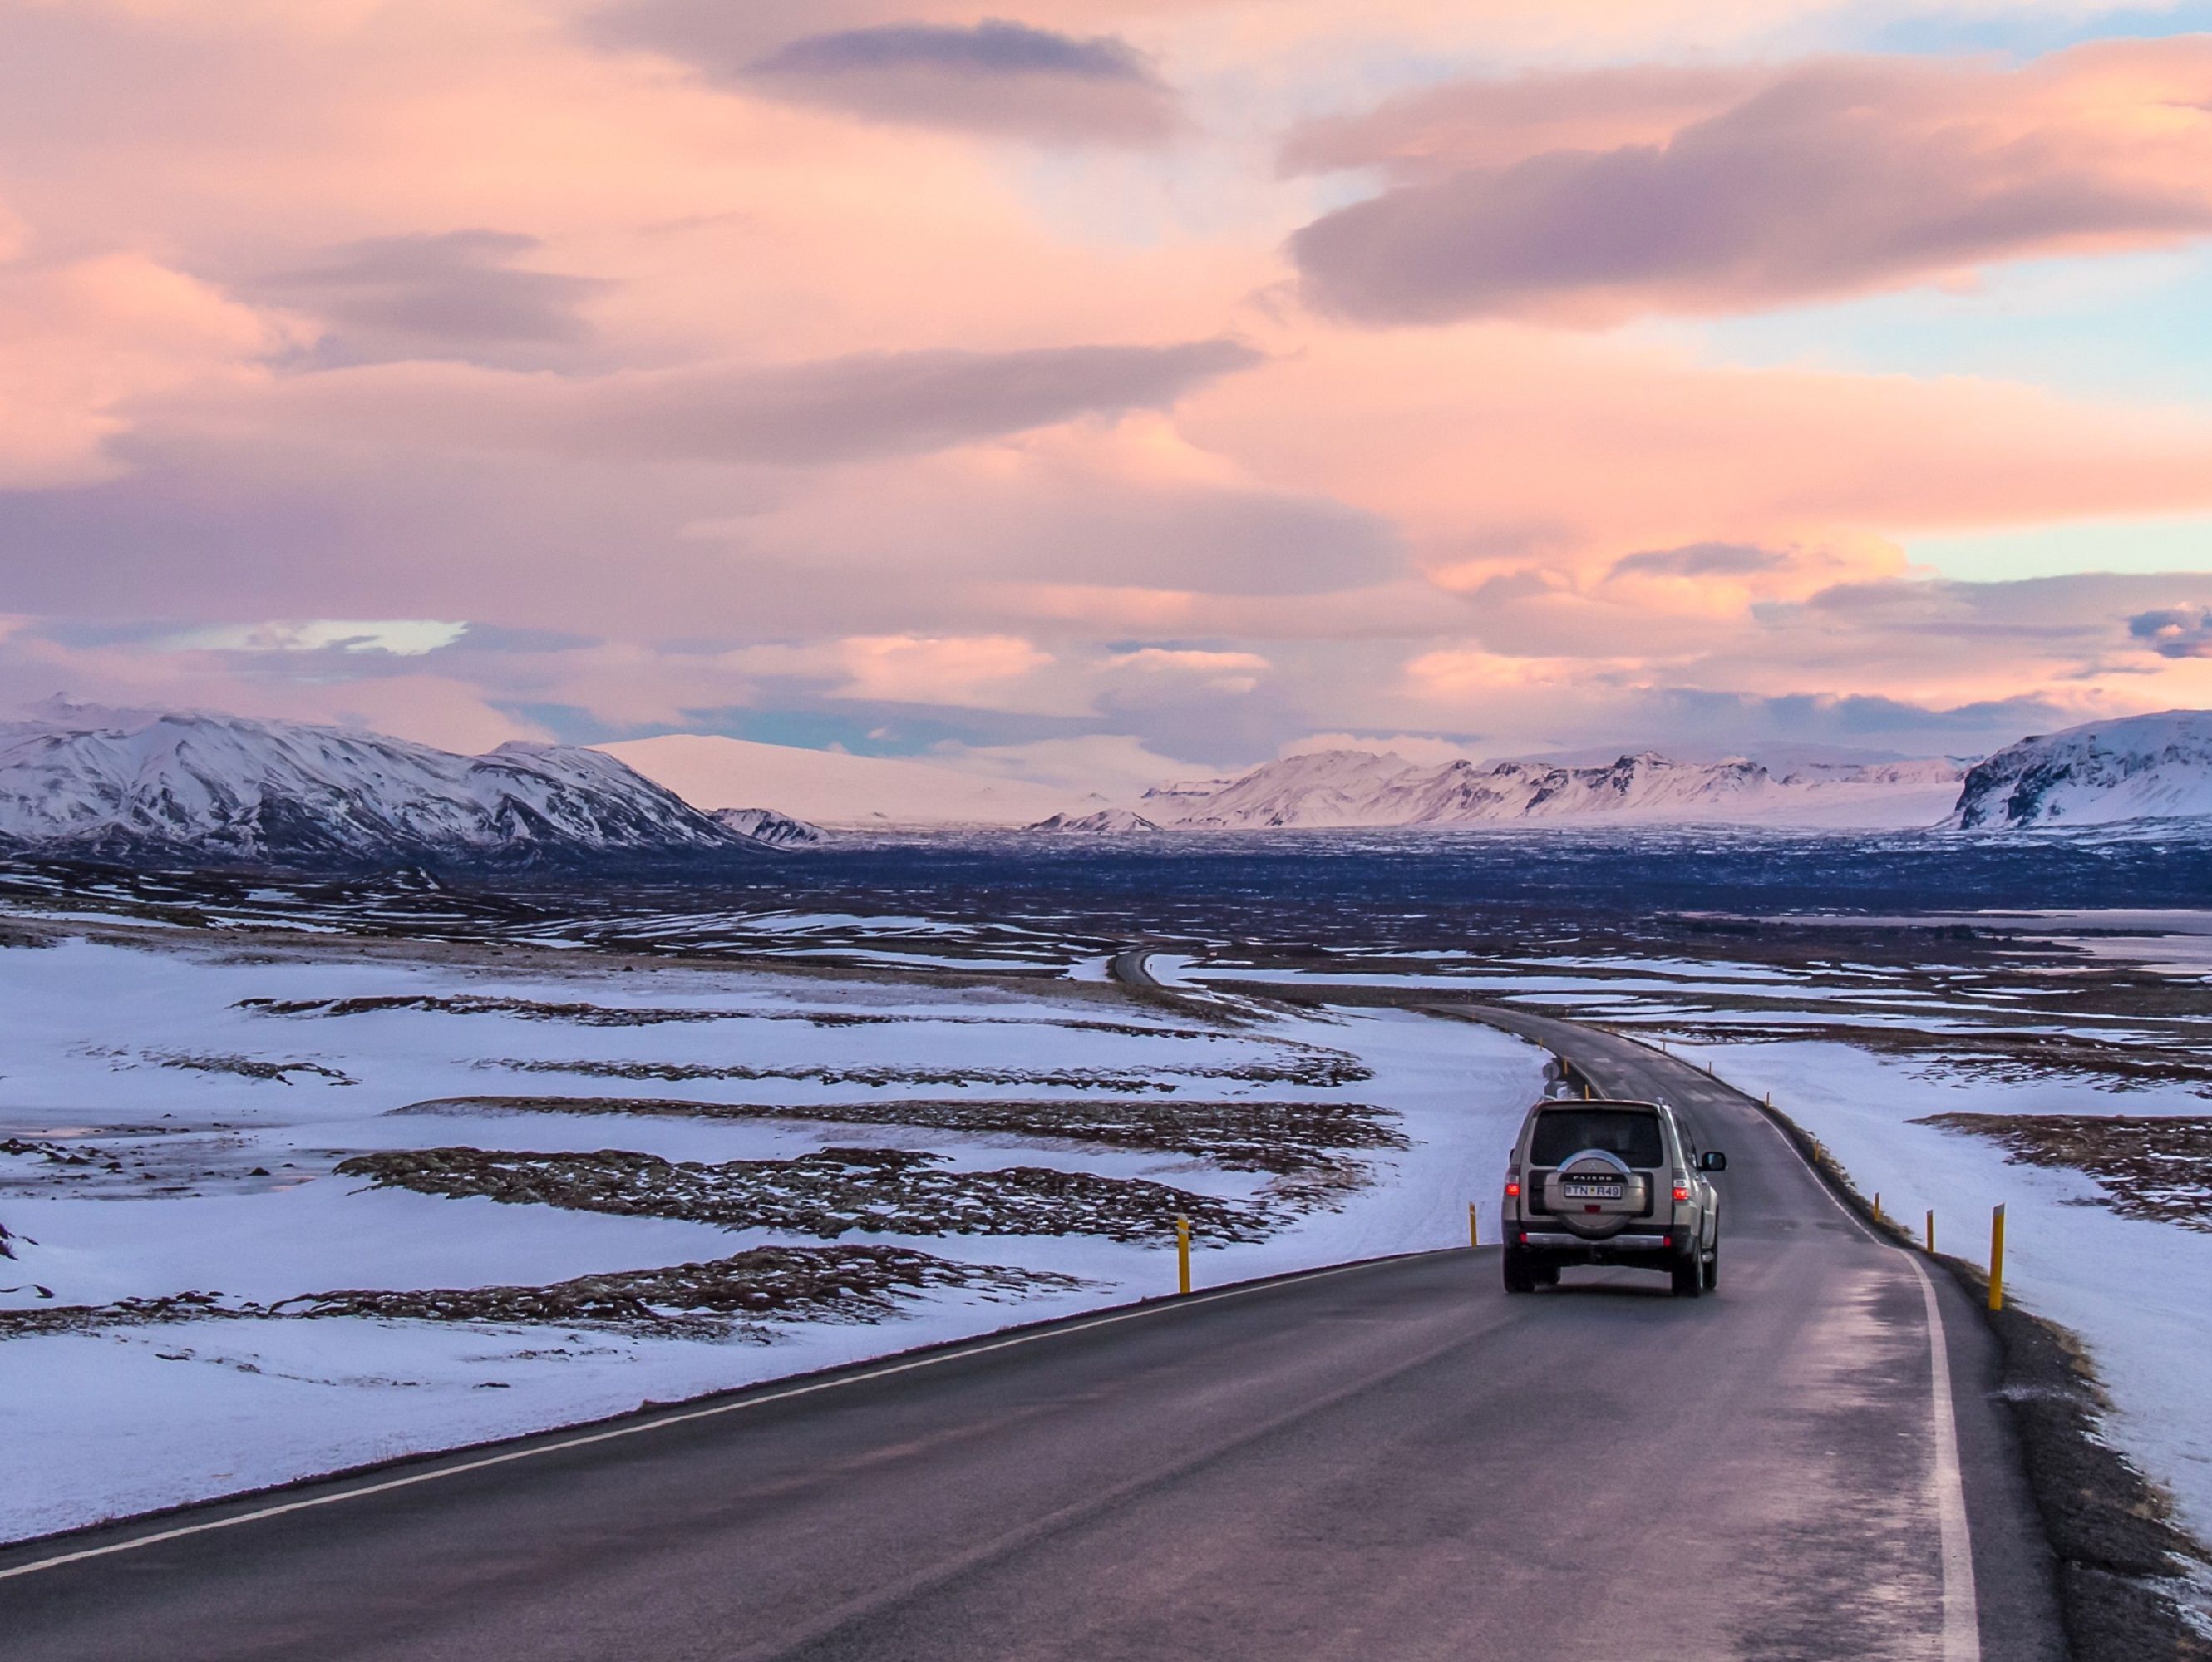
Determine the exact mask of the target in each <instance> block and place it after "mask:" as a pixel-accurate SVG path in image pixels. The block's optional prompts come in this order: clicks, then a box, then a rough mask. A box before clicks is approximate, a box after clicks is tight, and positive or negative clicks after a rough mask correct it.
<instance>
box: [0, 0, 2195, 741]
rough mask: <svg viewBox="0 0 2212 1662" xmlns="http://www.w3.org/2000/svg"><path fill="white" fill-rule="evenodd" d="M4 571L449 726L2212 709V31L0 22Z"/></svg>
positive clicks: (1500, 732)
mask: <svg viewBox="0 0 2212 1662" xmlns="http://www.w3.org/2000/svg"><path fill="white" fill-rule="evenodd" d="M2193 31H2203V32H2193ZM0 576H4V582H0V705H4V706H7V707H9V708H10V709H13V708H15V707H20V706H25V705H28V704H30V703H33V702H34V701H37V700H40V699H43V698H46V697H49V696H50V695H52V694H55V693H66V694H69V695H70V696H73V697H80V698H85V699H91V700H96V701H99V702H102V703H118V704H136V705H143V704H164V705H167V704H176V705H186V706H192V707H198V708H207V709H228V710H234V711H238V712H240V713H244V714H249V715H282V716H293V717H300V718H305V719H313V720H319V721H344V722H355V723H360V724H364V725H367V726H370V727H374V728H381V729H384V730H386V731H390V732H394V733H398V734H404V735H406V736H408V737H411V738H416V739H421V740H428V741H429V742H432V743H435V744H441V745H445V746H449V747H453V748H462V749H471V750H473V749H480V748H483V747H485V746H489V745H492V744H495V743H497V742H499V741H500V740H503V739H507V738H515V737H540V738H543V737H555V738H561V739H566V740H580V741H585V742H593V743H596V742H601V741H605V740H615V739H623V738H631V737H637V736H641V735H648V734H662V733H671V732H694V733H714V734H732V735H735V736H740V737H744V738H750V739H759V740H772V741H775V742H780V743H787V744H797V745H805V746H830V745H837V746H843V747H845V748H847V749H849V750H853V751H856V752H867V753H874V754H879V755H909V754H923V753H926V754H928V755H931V756H933V757H937V758H942V759H945V760H948V761H951V762H953V763H955V764H959V765H962V766H966V767H971V768H975V769H977V770H985V771H995V772H1005V773H1009V774H1014V775H1021V776H1032V777H1037V778H1042V779H1051V780H1055V781H1057V780H1060V779H1075V778H1084V779H1086V780H1093V781H1097V782H1102V783H1106V784H1113V783H1117V782H1124V781H1135V780H1141V779H1146V778H1149V777H1152V776H1159V775H1163V774H1173V773H1179V772H1189V771H1194V770H1214V769H1219V768H1225V767H1231V766H1236V765H1242V764H1249V763H1253V762H1256V761H1259V760H1261V759H1264V758H1267V757H1270V756H1273V755H1275V754H1277V753H1278V752H1280V751H1281V750H1283V749H1284V748H1285V747H1286V746H1288V747H1292V748H1297V747H1304V746H1310V745H1311V744H1312V743H1314V742H1316V740H1320V739H1323V738H1325V737H1326V736H1327V735H1331V734H1338V735H1350V736H1352V737H1353V738H1354V739H1356V740H1358V741H1360V742H1374V741H1380V740H1391V741H1393V742H1395V743H1396V744H1397V745H1398V746H1399V747H1400V748H1401V749H1404V750H1406V751H1407V752H1408V753H1409V754H1413V755H1415V756H1418V757H1420V758H1424V759H1428V758H1443V756H1446V755H1448V754H1453V753H1466V754H1469V755H1474V756H1508V755H1525V754H1533V753H1539V752H1570V753H1581V752H1589V751H1591V750H1595V749H1602V748H1607V747H1616V748H1617V747H1627V746H1645V745H1650V746H1657V747H1660V748H1663V749H1671V750H1674V751H1677V752H1683V753H1687V754H1705V755H1717V754H1723V753H1727V752H1731V751H1742V750H1749V751H1752V752H1758V751H1759V749H1760V748H1761V747H1769V746H1795V747H1798V748H1800V749H1802V748H1804V747H1807V746H1841V747H1850V748H1857V749H1863V750H1872V751H1882V752H1898V753H1905V754H1913V755H1924V754H1934V753H1938V752H1943V753H1954V754H1978V753H1980V752H1984V751H1986V750H1988V749H1990V748H1992V747H1994V746H1997V745H2000V744H2002V743H2005V742H2008V741H2009V740H2013V739H2015V738H2017V737H2019V736H2021V734H2026V733H2029V732H2039V731H2049V730H2051V729H2052V728H2057V727H2062V726H2067V725H2071V724H2072V723H2074V722H2076V721H2084V720H2087V719H2090V718H2091V717H2093V716H2097V715H2107V714H2112V715H2118V714H2131V713H2135V712H2138V711H2143V710H2151V709H2168V708H2173V707H2177V706H2181V707H2202V706H2206V705H2212V5H2206V4H2184V5H2176V6H2167V7H2160V6H2158V5H2155V4H2153V5H2148V6H2145V5H2133V6H2128V7H2124V8H2123V7H2103V6H2099V5H2096V4H2093V3H2090V0H2073V3H2067V0H2051V3H2033V0H2015V3H2009V4H1990V5H1987V6H1975V5H1971V4H1969V5H1963V6H1954V7H1948V8H1936V7H1929V6H1920V5H1915V4H1911V3H1901V0H1900V3H1895V4H1885V3H1881V0H1853V3H1849V4H1837V3H1826V4H1814V3H1807V4H1796V3H1789V0H1558V3H1553V4H1547V5H1542V6H1534V5H1529V4H1527V3H1523V0H1512V3H1506V0H1453V3H1424V0H1264V3H1254V0H994V3H988V4H986V5H985V6H984V7H983V8H982V9H977V8H976V7H975V6H973V5H969V4H963V3H951V0H612V3H608V0H11V3H9V4H8V5H7V6H6V7H5V8H4V9H0Z"/></svg>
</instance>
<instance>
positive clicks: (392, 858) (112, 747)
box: [0, 701, 763, 869]
mask: <svg viewBox="0 0 2212 1662" xmlns="http://www.w3.org/2000/svg"><path fill="white" fill-rule="evenodd" d="M762 847H763V844H762V843H759V842H757V841H756V840H754V839H751V838H749V837H743V836H741V835H740V834H739V833H738V832H737V831H733V830H731V829H729V828H728V827H726V826H724V825H720V824H717V823H716V822H715V821H714V819H711V818H710V817H709V816H708V815H706V814H702V813H700V812H699V811H698V810H697V809H696V808H694V807H691V806H690V804H689V803H687V802H685V801H684V800H683V799H682V798H681V797H678V795H676V794H675V793H674V792H672V791H670V790H668V789H667V788H665V787H663V786H660V785H658V784H655V783H653V782H652V781H651V780H648V779H647V778H645V777H644V776H641V775H640V774H638V773H637V772H635V770H632V769H630V768H629V767H626V766H624V765H623V764H622V763H621V762H619V761H617V760H616V759H615V758H612V757H610V756H605V755H603V754H601V753H600V752H596V751H590V750H583V749H580V748H577V747H574V746H563V745H547V744H536V743H531V742H528V741H524V740H514V741H510V742H509V743H507V744H504V745H501V746H499V747H498V748H497V749H495V750H493V751H491V752H488V753H486V754H484V755H481V756H460V755H456V754H454V753H453V752H448V751H441V750H438V749H435V748H434V747H432V746H428V745H418V744H415V743H413V742H411V741H410V740H403V739H393V738H390V737H387V736H386V735H384V734H373V733H368V732H364V731H359V730H356V729H350V728H334V727H319V726H313V725H310V724H307V723H302V722H293V721H259V720H255V719H252V718H250V717H246V716H236V715H216V714H202V713H197V712H191V711H168V710H108V709H100V708H99V707H97V706H88V705H77V704H70V703H62V702H59V701H57V702H55V703H52V704H49V705H48V706H46V709H44V711H43V712H42V713H41V714H40V715H39V716H37V717H34V718H33V719H29V720H22V721H6V722H0V848H5V849H9V850H10V851H13V852H27V853H34V854H38V855H50V856H59V857H70V858H81V859H91V860H100V861H121V862H125V863H137V864H146V863H160V862H173V861H187V862H192V863H205V862H209V861H215V862H219V863H226V864H239V865H268V866H276V867H288V868H307V869H346V868H362V867H392V866H399V865H410V864H420V865H426V866H430V867H441V866H442V867H453V866H468V867H477V866H482V867H488V868H498V869H515V868H531V867H539V866H550V867H562V866H568V865H579V864H582V865H592V866H605V865H607V864H610V863H621V862H625V861H630V862H646V863H657V862H664V861H669V860H684V859H696V858H700V857H706V856H714V855H725V856H726V855H737V854H742V853H744V852H747V851H757V850H758V849H761V848H762Z"/></svg>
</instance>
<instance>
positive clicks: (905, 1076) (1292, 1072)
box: [477, 1050, 1375, 1093]
mask: <svg viewBox="0 0 2212 1662" xmlns="http://www.w3.org/2000/svg"><path fill="white" fill-rule="evenodd" d="M477 1066H478V1067H480V1068H500V1069H503V1070H505V1071H507V1072H510V1073H517V1074H575V1075H580V1076H581V1077H584V1078H586V1079H657V1080H663V1081H667V1082H668V1083H670V1084H676V1083H679V1082H682V1081H693V1080H732V1081H761V1080H771V1079H779V1080H793V1081H809V1082H811V1083H813V1084H817V1085H865V1086H868V1087H871V1088H873V1089H878V1090H880V1089H882V1088H884V1087H887V1086H893V1085H900V1086H935V1087H951V1088H953V1089H955V1090H963V1089H965V1088H967V1087H969V1086H975V1085H1016V1086H1020V1085H1026V1086H1056V1087H1060V1088H1062V1089H1065V1090H1073V1091H1120V1092H1125V1093H1127V1092H1138V1091H1161V1092H1166V1091H1172V1090H1174V1089H1176V1086H1175V1084H1174V1081H1176V1080H1178V1079H1220V1080H1237V1081H1243V1082H1245V1083H1248V1084H1255V1085H1297V1086H1302V1087H1305V1088H1306V1089H1308V1090H1315V1091H1328V1090H1334V1089H1337V1088H1339V1087H1342V1086H1346V1085H1360V1084H1364V1083H1365V1082H1366V1081H1369V1080H1370V1079H1372V1078H1374V1077H1375V1072H1374V1069H1372V1068H1369V1067H1367V1066H1366V1065H1365V1064H1364V1062H1360V1061H1359V1060H1358V1058H1357V1057H1354V1056H1346V1055H1345V1054H1343V1053H1342V1052H1340V1051H1336V1050H1311V1051H1306V1052H1304V1053H1301V1054H1297V1055H1294V1056H1291V1058H1290V1059H1289V1060H1288V1061H1283V1062H1243V1063H1239V1064H1237V1065H1234V1066H1225V1067H1207V1066H1204V1065H1202V1064H1188V1063H1172V1062H1170V1063H1162V1064H1159V1065H1157V1066H1152V1067H1146V1068H993V1067H964V1068H920V1067H901V1066H893V1065H880V1066H879V1065H877V1064H874V1063H862V1064H858V1065H853V1066H844V1067H833V1066H829V1065H828V1064H816V1065H813V1066H809V1067H802V1068H757V1067H750V1066H748V1065H745V1064H744V1063H736V1062H732V1063H726V1064H717V1063H710V1062H589V1061H586V1062H558V1061H530V1062H522V1061H513V1060H499V1059H492V1060H487V1061H483V1062H478V1063H477Z"/></svg>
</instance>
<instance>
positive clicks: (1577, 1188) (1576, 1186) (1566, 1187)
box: [1559, 1183, 1620, 1200]
mask: <svg viewBox="0 0 2212 1662" xmlns="http://www.w3.org/2000/svg"><path fill="white" fill-rule="evenodd" d="M1559 1192H1560V1193H1561V1194H1562V1195H1564V1196H1566V1197H1567V1198H1568V1199H1569V1200H1619V1199H1620V1184H1617V1183H1563V1184H1560V1185H1559Z"/></svg>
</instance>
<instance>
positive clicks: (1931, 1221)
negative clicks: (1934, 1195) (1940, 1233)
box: [1928, 1206, 1936, 1257]
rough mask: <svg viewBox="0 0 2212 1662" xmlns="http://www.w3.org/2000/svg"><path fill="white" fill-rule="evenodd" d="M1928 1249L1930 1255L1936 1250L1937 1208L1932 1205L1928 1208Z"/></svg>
mask: <svg viewBox="0 0 2212 1662" xmlns="http://www.w3.org/2000/svg"><path fill="white" fill-rule="evenodd" d="M1928 1251H1929V1256H1930V1257H1933V1256H1934V1254H1935V1251H1936V1208H1934V1207H1932V1206H1931V1207H1929V1208H1928Z"/></svg>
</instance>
